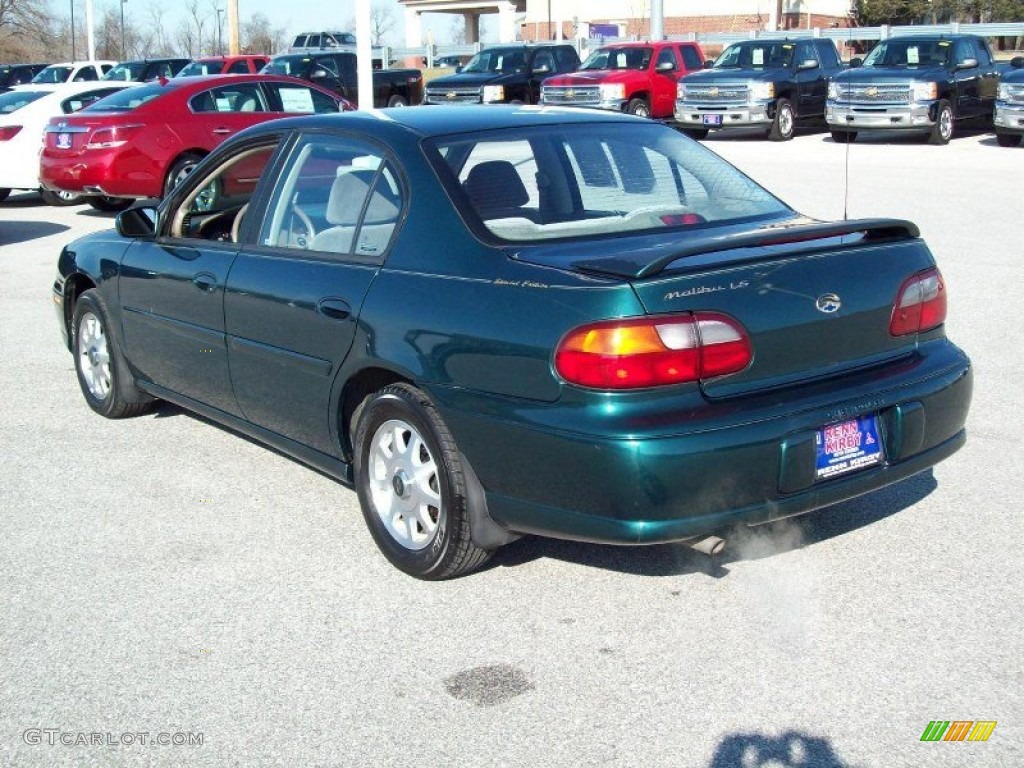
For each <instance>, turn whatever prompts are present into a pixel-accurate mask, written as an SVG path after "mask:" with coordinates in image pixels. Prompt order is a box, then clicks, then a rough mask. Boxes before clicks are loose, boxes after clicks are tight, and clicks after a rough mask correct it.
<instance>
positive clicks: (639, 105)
mask: <svg viewBox="0 0 1024 768" xmlns="http://www.w3.org/2000/svg"><path fill="white" fill-rule="evenodd" d="M626 111H627V112H629V114H631V115H636V116H637V117H650V116H651V108H650V106H649V105H648V104H647V99H630V100H629V105H628V106H627V107H626Z"/></svg>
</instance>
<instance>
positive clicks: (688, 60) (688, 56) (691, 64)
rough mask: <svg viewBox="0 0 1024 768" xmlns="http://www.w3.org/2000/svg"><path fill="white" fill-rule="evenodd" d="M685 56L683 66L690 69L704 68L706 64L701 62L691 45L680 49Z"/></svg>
mask: <svg viewBox="0 0 1024 768" xmlns="http://www.w3.org/2000/svg"><path fill="white" fill-rule="evenodd" d="M679 50H680V52H681V53H682V54H683V64H685V65H686V68H687V69H688V70H689V69H700V68H701V67H702V66H704V62H702V61H701V60H700V56H699V55H697V51H696V50H695V49H693V48H692V47H690V46H689V45H684V46H683V47H682V48H680V49H679Z"/></svg>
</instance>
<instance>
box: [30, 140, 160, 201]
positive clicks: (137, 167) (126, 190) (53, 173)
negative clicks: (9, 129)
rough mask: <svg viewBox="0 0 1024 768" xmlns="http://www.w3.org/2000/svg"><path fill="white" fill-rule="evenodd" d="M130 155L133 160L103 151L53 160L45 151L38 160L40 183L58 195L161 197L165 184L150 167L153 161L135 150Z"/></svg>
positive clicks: (54, 157)
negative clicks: (82, 193)
mask: <svg viewBox="0 0 1024 768" xmlns="http://www.w3.org/2000/svg"><path fill="white" fill-rule="evenodd" d="M130 154H131V155H133V156H134V157H133V156H122V154H121V153H118V152H104V151H88V152H83V153H79V154H76V155H67V156H54V155H52V154H49V153H47V152H45V151H44V152H43V153H42V154H41V155H40V157H39V181H40V182H41V183H42V185H43V186H44V187H45V188H47V189H52V190H57V191H60V190H64V191H67V192H84V193H87V194H91V195H106V196H109V197H139V198H142V197H160V196H161V195H162V194H163V190H162V188H161V183H162V180H161V179H160V178H159V177H158V175H157V174H156V173H155V172H154V170H153V168H152V167H150V166H152V161H151V160H149V159H148V158H142V157H141V156H140V154H139V153H138V152H137V151H135V150H131V153H130ZM140 161H141V162H140Z"/></svg>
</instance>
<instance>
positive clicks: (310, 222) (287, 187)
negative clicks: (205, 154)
mask: <svg viewBox="0 0 1024 768" xmlns="http://www.w3.org/2000/svg"><path fill="white" fill-rule="evenodd" d="M403 199H404V195H403V193H402V189H401V187H400V185H399V183H398V178H397V175H396V173H395V170H394V168H393V167H392V165H391V164H390V163H389V162H388V161H387V160H386V158H385V157H384V154H383V153H382V152H381V150H380V149H379V148H377V147H374V146H371V145H368V144H365V143H363V142H361V141H355V140H346V139H341V138H337V137H323V136H316V137H310V138H308V139H304V140H303V141H301V142H299V143H298V144H297V145H296V147H295V148H294V149H293V151H292V153H291V156H290V157H289V159H288V162H287V163H286V165H285V168H284V170H283V171H282V172H281V174H280V176H279V182H278V185H277V188H276V190H275V191H274V195H273V197H272V199H271V202H270V207H269V209H268V215H267V217H266V219H265V221H264V223H263V229H262V231H261V232H260V238H259V242H260V244H261V245H265V246H277V247H282V248H290V249H295V250H303V251H317V252H319V253H326V254H337V255H339V256H347V257H354V258H357V259H359V260H370V261H374V262H377V261H380V260H382V259H383V254H384V252H385V251H386V249H387V247H388V244H389V243H390V242H391V237H392V235H393V234H394V231H395V227H396V226H397V224H398V220H399V217H400V215H401V211H402V207H403Z"/></svg>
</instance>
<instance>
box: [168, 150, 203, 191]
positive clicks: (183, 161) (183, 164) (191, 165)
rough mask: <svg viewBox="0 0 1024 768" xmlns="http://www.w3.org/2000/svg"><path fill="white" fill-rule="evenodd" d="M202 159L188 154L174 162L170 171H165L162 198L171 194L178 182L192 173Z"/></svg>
mask: <svg viewBox="0 0 1024 768" xmlns="http://www.w3.org/2000/svg"><path fill="white" fill-rule="evenodd" d="M202 159H203V158H202V157H201V156H200V155H196V154H192V153H188V154H184V155H182V156H181V157H179V158H178V159H177V160H175V161H174V163H173V164H172V165H171V167H170V170H168V171H167V176H166V177H165V178H164V197H167V196H168V195H169V194H171V192H173V191H174V188H175V187H176V186H178V182H179V181H181V180H182V179H184V178H185V177H186V176H187V175H188V174H190V173H192V171H193V170H194V169H195V167H196V166H197V165H199V161H200V160H202Z"/></svg>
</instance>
